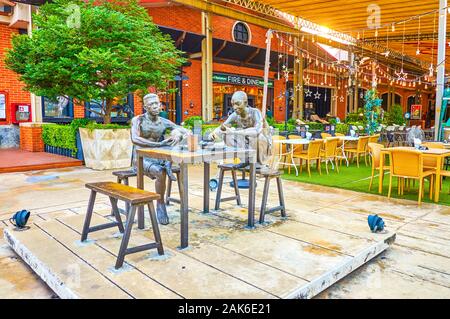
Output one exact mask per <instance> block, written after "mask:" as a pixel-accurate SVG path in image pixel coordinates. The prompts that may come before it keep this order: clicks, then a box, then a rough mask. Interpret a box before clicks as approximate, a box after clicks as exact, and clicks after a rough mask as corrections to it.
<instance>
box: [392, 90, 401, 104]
mask: <svg viewBox="0 0 450 319" xmlns="http://www.w3.org/2000/svg"><path fill="white" fill-rule="evenodd" d="M394 104H398V105H400V106H401V105H402V96H401V95H400V94H397V93H395V94H394Z"/></svg>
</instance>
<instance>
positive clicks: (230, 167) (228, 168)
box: [214, 164, 241, 210]
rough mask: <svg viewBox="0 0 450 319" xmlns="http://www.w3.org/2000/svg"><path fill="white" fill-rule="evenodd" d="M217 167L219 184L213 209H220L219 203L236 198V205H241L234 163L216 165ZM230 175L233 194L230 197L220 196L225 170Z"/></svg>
mask: <svg viewBox="0 0 450 319" xmlns="http://www.w3.org/2000/svg"><path fill="white" fill-rule="evenodd" d="M217 167H218V168H219V182H218V183H219V185H218V188H217V194H216V205H215V207H214V209H215V210H219V209H220V203H222V202H227V201H230V200H236V203H237V204H238V205H241V195H240V194H239V187H238V180H237V176H236V170H237V168H236V165H235V164H220V165H218V166H217ZM230 171H231V176H232V177H233V183H234V194H235V195H234V196H232V197H226V198H222V187H223V178H224V175H225V172H230Z"/></svg>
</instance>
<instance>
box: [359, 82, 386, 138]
mask: <svg viewBox="0 0 450 319" xmlns="http://www.w3.org/2000/svg"><path fill="white" fill-rule="evenodd" d="M364 101H365V104H364V116H365V117H366V120H367V126H366V129H367V133H368V134H370V135H372V134H374V133H375V132H376V131H377V130H378V128H379V126H380V108H381V104H382V102H383V100H382V99H380V98H379V97H378V92H377V90H376V89H371V90H369V91H367V93H366V96H365V99H364Z"/></svg>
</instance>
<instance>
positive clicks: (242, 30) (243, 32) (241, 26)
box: [233, 22, 250, 44]
mask: <svg viewBox="0 0 450 319" xmlns="http://www.w3.org/2000/svg"><path fill="white" fill-rule="evenodd" d="M233 39H234V41H235V42H240V43H245V44H249V43H250V28H249V27H248V25H247V24H245V23H244V22H236V23H235V24H234V27H233Z"/></svg>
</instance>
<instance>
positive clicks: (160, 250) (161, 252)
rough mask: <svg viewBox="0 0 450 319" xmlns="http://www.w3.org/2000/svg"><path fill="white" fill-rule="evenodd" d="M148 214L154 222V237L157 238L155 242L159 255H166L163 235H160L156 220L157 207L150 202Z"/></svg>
mask: <svg viewBox="0 0 450 319" xmlns="http://www.w3.org/2000/svg"><path fill="white" fill-rule="evenodd" d="M148 212H149V213H150V220H151V221H152V230H153V236H155V241H156V244H157V245H158V246H157V249H158V254H159V255H164V248H163V244H162V240H161V234H160V233H159V226H158V221H157V220H156V212H155V206H153V202H150V203H149V204H148Z"/></svg>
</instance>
